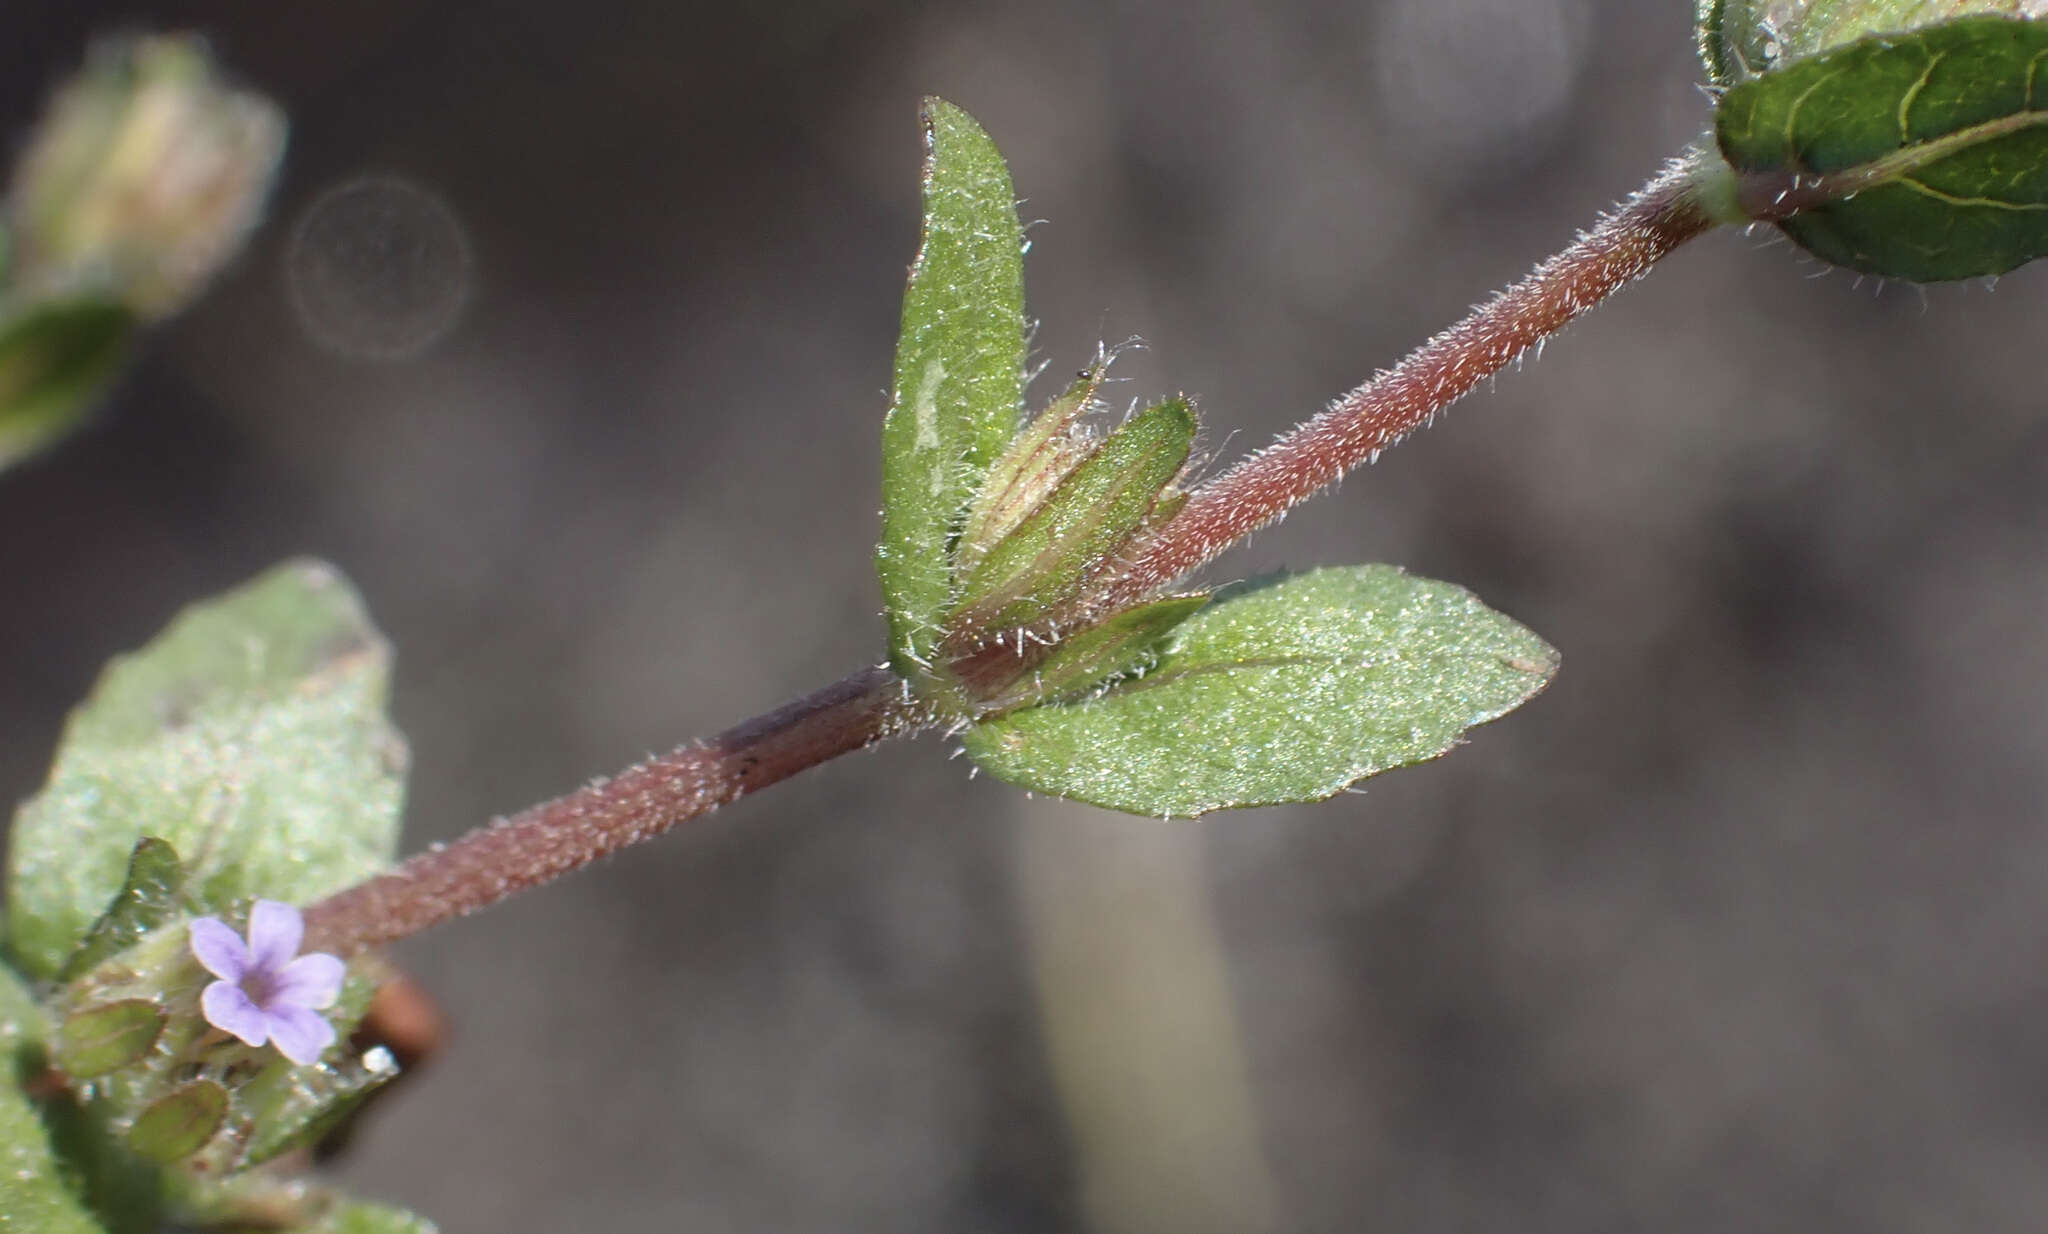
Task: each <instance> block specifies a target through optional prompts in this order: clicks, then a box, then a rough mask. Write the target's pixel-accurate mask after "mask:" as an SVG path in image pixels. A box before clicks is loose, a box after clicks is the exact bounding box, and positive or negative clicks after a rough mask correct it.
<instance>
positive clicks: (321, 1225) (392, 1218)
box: [299, 1203, 439, 1234]
mask: <svg viewBox="0 0 2048 1234" xmlns="http://www.w3.org/2000/svg"><path fill="white" fill-rule="evenodd" d="M438 1231H439V1227H438V1226H436V1225H435V1224H434V1223H433V1222H431V1221H429V1220H427V1219H426V1218H425V1217H416V1216H414V1215H413V1214H411V1213H409V1212H406V1211H405V1210H403V1209H398V1208H386V1207H384V1206H383V1205H381V1204H363V1203H343V1204H339V1205H337V1206H335V1207H334V1208H333V1209H331V1210H329V1211H328V1213H327V1214H326V1215H325V1216H323V1217H322V1218H321V1219H320V1220H318V1221H316V1222H314V1223H313V1224H312V1225H307V1226H300V1227H299V1234H438Z"/></svg>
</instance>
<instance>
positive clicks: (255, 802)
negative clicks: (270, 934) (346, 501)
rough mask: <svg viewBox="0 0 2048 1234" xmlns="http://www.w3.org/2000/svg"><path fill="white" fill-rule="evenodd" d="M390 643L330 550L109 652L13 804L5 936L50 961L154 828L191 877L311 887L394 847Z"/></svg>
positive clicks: (399, 749) (383, 860)
mask: <svg viewBox="0 0 2048 1234" xmlns="http://www.w3.org/2000/svg"><path fill="white" fill-rule="evenodd" d="M389 670H390V652H389V649H388V648H387V647H386V645H385V643H384V641H383V639H382V637H381V636H380V635H378V633H377V631H376V630H375V629H374V628H373V627H372V626H371V625H370V623H369V620H368V618H367V617H366V616H365V614H364V612H363V609H362V605H361V603H360V601H359V600H358V599H357V598H356V595H355V593H354V592H353V591H352V590H351V589H350V588H349V586H348V584H347V583H346V581H345V580H343V579H342V578H341V576H340V575H339V574H338V573H336V572H335V571H334V569H333V568H332V567H329V566H326V565H323V564H319V563H315V562H303V561H302V562H293V563H290V564H287V565H285V566H282V567H279V568H278V569H276V570H273V571H271V572H270V573H268V574H266V575H264V576H262V577H261V578H259V579H257V580H256V581H255V582H253V583H250V584H248V585H247V586H244V587H242V588H240V589H239V590H236V591H234V592H231V593H229V594H228V595H226V596H224V597H221V598H220V599H217V600H213V601H210V602H208V603H205V604H200V605H195V606H194V607H192V608H190V609H188V610H186V612H185V613H184V614H183V615H181V616H180V617H179V618H178V619H177V620H176V621H174V622H173V623H172V624H171V626H170V627H169V629H167V630H166V631H165V632H164V633H163V634H161V635H159V636H158V637H157V639H156V640H155V641H154V642H152V643H150V645H149V646H148V647H146V648H144V649H143V650H142V651H140V652H137V653H135V654H133V655H129V656H124V657H121V658H120V659H117V660H115V661H114V662H113V663H112V664H111V665H109V666H108V668H107V671H106V672H105V673H104V674H103V675H102V676H101V678H100V681H99V683H98V685H97V686H96V687H95V688H94V691H93V694H92V696H91V698H89V699H88V700H87V701H86V703H85V704H84V705H83V706H82V707H80V708H79V709H78V710H77V711H76V712H74V713H73V714H72V717H71V720H70V722H69V724H68V725H67V726H66V728H65V731H64V739H63V742H62V744H61V746H60V747H59V749H58V752H57V762H56V765H55V767H54V768H53V769H52V771H51V775H50V780H49V783H48V784H47V785H46V786H45V787H44V789H43V791H42V792H41V793H39V794H37V795H36V796H35V797H33V798H31V799H30V800H29V801H27V802H26V803H24V804H23V805H22V807H21V809H20V811H19V812H18V813H17V815H16V816H15V823H14V830H13V834H12V850H11V852H10V853H9V860H8V888H7V891H8V895H7V911H8V915H9V916H8V920H9V925H10V931H9V941H10V942H11V944H12V946H13V950H14V954H15V956H16V958H17V960H18V961H19V962H20V964H21V966H22V967H23V968H24V969H25V970H27V971H28V972H29V973H30V974H31V975H34V976H38V977H48V976H50V975H52V974H54V973H55V972H57V970H58V969H59V968H60V967H61V966H62V965H63V963H64V961H65V959H66V958H67V957H68V956H69V955H70V953H71V950H72V949H73V948H74V947H76V946H77V945H78V944H79V941H80V940H81V939H82V938H84V937H85V935H86V933H87V931H88V929H89V928H90V927H91V926H92V924H93V922H94V921H95V919H96V918H98V917H99V915H100V913H101V911H102V910H103V909H105V908H106V907H107V905H108V902H109V901H110V900H111V899H112V898H113V897H114V895H115V893H116V892H118V891H119V890H120V889H121V887H122V882H123V877H124V874H125V871H126V867H127V863H128V859H129V854H130V850H131V849H132V848H133V847H134V845H135V843H136V841H137V840H138V839H140V838H141V837H143V836H145V835H150V836H157V837H159V838H161V839H163V840H165V841H166V842H168V843H170V844H171V845H173V846H174V847H175V849H176V850H177V852H178V853H180V854H181V855H182V856H183V857H184V859H185V866H186V882H185V894H186V896H188V897H189V898H190V899H191V900H193V901H194V902H196V903H197V904H199V905H201V906H204V907H209V908H213V909H220V908H224V907H226V906H228V905H229V904H231V903H233V902H234V901H236V900H239V899H243V898H245V897H251V896H265V897H269V898H271V899H278V900H286V901H290V902H294V903H305V902H307V901H310V900H313V899H316V898H318V897H319V896H322V895H324V894H326V893H328V892H331V891H337V890H339V889H341V888H342V887H345V886H348V885H350V884H352V883H354V882H357V881H359V880H361V879H362V878H364V877H366V876H368V875H370V874H372V873H374V872H376V871H378V870H379V869H381V868H383V867H384V866H385V865H387V864H388V863H389V862H390V860H391V858H392V857H393V855H394V851H395V848H396V845H397V839H398V814H399V806H400V796H401V791H402V779H403V775H404V769H405V748H404V745H403V743H402V742H401V741H400V740H399V738H398V736H397V734H396V732H395V731H394V730H393V729H392V728H391V726H390V724H389V723H388V722H387V721H386V720H385V718H384V698H385V689H386V684H387V678H388V675H389Z"/></svg>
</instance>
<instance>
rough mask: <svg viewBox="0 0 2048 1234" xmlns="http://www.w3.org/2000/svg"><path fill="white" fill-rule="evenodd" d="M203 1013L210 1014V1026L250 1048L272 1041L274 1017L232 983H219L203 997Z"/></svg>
mask: <svg viewBox="0 0 2048 1234" xmlns="http://www.w3.org/2000/svg"><path fill="white" fill-rule="evenodd" d="M199 1009H200V1010H201V1011H202V1012H204V1013H205V1014H206V1022H207V1023H208V1024H211V1025H213V1026H214V1027H215V1028H217V1029H220V1030H221V1031H222V1032H225V1033H233V1034H234V1035H235V1036H237V1037H240V1038H241V1039H242V1040H243V1041H244V1042H246V1043H248V1044H249V1045H262V1044H263V1043H264V1042H265V1041H267V1040H269V1039H270V1025H269V1020H270V1017H268V1016H266V1015H264V1014H263V1011H262V1009H261V1008H259V1007H258V1006H257V1005H256V1004H255V1003H252V1002H250V1001H249V996H248V995H247V994H244V993H242V987H240V986H238V985H236V984H235V983H234V982H232V981H216V982H214V983H213V984H212V985H210V986H207V987H206V989H205V990H204V991H202V992H201V993H200V995H199Z"/></svg>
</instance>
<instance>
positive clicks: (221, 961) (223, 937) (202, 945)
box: [188, 917, 249, 982]
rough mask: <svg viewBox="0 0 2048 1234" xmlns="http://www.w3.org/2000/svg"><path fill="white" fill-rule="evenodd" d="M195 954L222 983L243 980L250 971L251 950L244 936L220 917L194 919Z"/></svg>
mask: <svg viewBox="0 0 2048 1234" xmlns="http://www.w3.org/2000/svg"><path fill="white" fill-rule="evenodd" d="M188 928H189V929H190V930H191V934H192V955H193V958H195V959H197V960H198V961H199V962H200V964H202V965H204V966H205V968H206V971H207V972H209V973H212V974H213V975H214V976H216V977H218V978H220V979H221V980H222V981H227V982H236V981H240V980H241V979H242V978H243V977H244V976H246V975H247V974H248V972H249V949H248V948H247V947H244V946H243V945H242V936H241V935H239V934H237V933H235V931H234V928H233V927H231V926H229V925H228V924H227V923H226V922H224V921H222V920H221V919H220V918H218V917H194V918H193V919H192V924H191V926H190V927H188Z"/></svg>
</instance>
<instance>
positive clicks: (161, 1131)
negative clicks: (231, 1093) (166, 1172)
mask: <svg viewBox="0 0 2048 1234" xmlns="http://www.w3.org/2000/svg"><path fill="white" fill-rule="evenodd" d="M227 1113H228V1090H226V1089H225V1088H222V1087H221V1086H220V1085H218V1084H215V1083H214V1082H213V1081H212V1080H194V1081H193V1082H192V1083H190V1084H187V1085H185V1086H183V1087H181V1088H175V1089H172V1090H171V1091H170V1092H168V1093H166V1094H164V1095H163V1096H161V1097H159V1098H157V1099H156V1100H155V1101H153V1102H151V1103H150V1105H149V1108H148V1109H146V1110H144V1111H143V1112H142V1113H141V1114H139V1115H137V1116H136V1118H135V1124H134V1126H132V1127H130V1128H128V1147H129V1148H130V1149H132V1150H134V1152H135V1155H136V1156H138V1157H141V1158H142V1159H143V1160H145V1161H154V1162H156V1163H157V1164H159V1165H169V1164H171V1163H172V1162H174V1161H183V1160H184V1159H185V1158H187V1157H190V1156H191V1155H192V1154H193V1153H196V1152H198V1151H199V1150H200V1149H202V1148H204V1147H206V1142H207V1141H208V1140H211V1139H212V1138H213V1133H214V1132H216V1131H219V1130H220V1125H221V1122H222V1120H224V1119H225V1118H226V1117H227Z"/></svg>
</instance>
